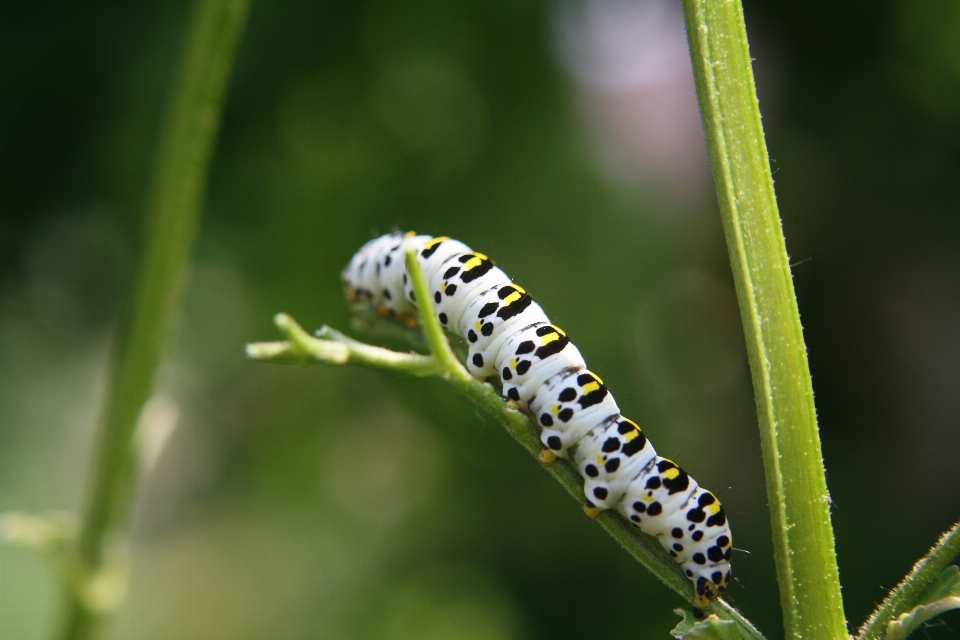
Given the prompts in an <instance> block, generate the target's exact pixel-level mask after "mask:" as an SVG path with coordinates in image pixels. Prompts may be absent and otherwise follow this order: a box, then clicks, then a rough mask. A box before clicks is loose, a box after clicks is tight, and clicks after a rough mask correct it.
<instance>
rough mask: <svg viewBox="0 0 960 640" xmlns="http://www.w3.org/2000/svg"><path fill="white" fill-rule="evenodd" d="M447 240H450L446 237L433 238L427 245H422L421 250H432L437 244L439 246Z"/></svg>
mask: <svg viewBox="0 0 960 640" xmlns="http://www.w3.org/2000/svg"><path fill="white" fill-rule="evenodd" d="M449 239H450V238H449V237H448V236H440V237H439V238H434V239H433V240H430V241H429V242H427V244H425V245H423V248H424V249H430V248H433V247H435V246H437V245H438V244H440V243H441V242H446V241H447V240H449Z"/></svg>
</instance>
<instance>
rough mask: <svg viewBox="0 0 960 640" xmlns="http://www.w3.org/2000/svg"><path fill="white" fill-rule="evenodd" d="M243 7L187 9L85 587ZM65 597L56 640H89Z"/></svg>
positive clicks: (116, 376) (115, 393) (125, 462)
mask: <svg viewBox="0 0 960 640" xmlns="http://www.w3.org/2000/svg"><path fill="white" fill-rule="evenodd" d="M248 7H249V0H198V1H197V3H196V4H195V6H194V9H193V15H192V17H191V22H190V27H189V33H188V37H187V40H186V43H185V50H184V53H183V58H182V61H181V64H180V69H179V72H178V75H177V79H176V85H175V88H174V90H173V93H172V95H171V98H170V102H169V103H168V105H167V111H166V116H165V120H164V125H163V130H162V133H161V137H160V144H159V149H158V152H157V158H156V164H155V166H154V170H153V176H152V179H151V186H150V191H149V194H148V197H147V201H146V217H145V236H144V237H145V241H144V246H143V254H142V258H141V262H140V264H139V269H138V273H137V278H136V282H135V287H134V290H133V295H132V299H131V301H130V304H129V307H128V309H127V312H126V314H125V315H124V317H123V318H122V319H121V321H120V325H119V327H118V332H117V336H116V340H115V342H114V347H113V352H112V358H111V366H110V370H109V374H108V375H109V378H108V382H107V389H106V394H105V397H104V400H103V404H102V406H101V409H100V419H99V424H98V443H97V447H96V450H95V453H94V456H95V458H94V461H93V467H92V471H91V475H90V479H89V485H88V487H87V492H86V496H85V503H84V506H83V512H82V515H81V524H80V532H79V537H78V540H77V545H76V553H77V556H78V562H79V563H80V565H81V567H82V568H83V571H84V573H85V574H86V575H87V576H88V581H89V582H90V583H93V582H95V581H96V578H97V577H98V576H99V575H100V574H101V573H102V571H103V570H104V567H105V565H106V564H107V562H108V559H109V556H110V555H111V553H112V551H111V548H115V547H116V545H115V544H114V542H115V541H116V540H118V539H122V538H123V537H124V536H125V531H126V528H127V523H128V520H129V516H130V510H131V507H132V504H133V498H134V493H135V488H136V480H137V475H138V469H137V458H138V452H137V451H135V450H134V449H135V448H134V446H133V435H134V429H135V427H136V424H137V420H138V418H139V415H140V412H141V410H142V408H143V406H144V403H145V402H146V401H147V399H148V397H149V395H150V393H151V391H152V388H153V384H154V379H155V377H156V372H157V368H158V366H159V364H160V361H161V358H162V355H163V351H164V347H165V345H166V343H167V339H168V337H169V335H170V333H171V330H172V328H173V327H174V324H175V321H176V318H177V312H178V310H179V309H180V302H181V298H182V294H183V289H184V285H185V281H186V277H187V271H188V265H189V261H190V256H191V254H192V251H193V244H194V238H195V236H196V232H197V227H198V221H199V217H200V209H201V205H202V202H203V196H204V192H205V188H206V183H207V174H208V171H209V165H210V158H211V156H212V152H213V147H214V142H215V139H216V135H217V131H218V128H219V123H220V113H221V110H222V106H223V100H224V94H225V92H226V87H227V78H228V76H229V73H230V69H231V67H232V66H233V60H234V56H235V52H236V49H237V45H238V43H239V40H240V34H241V33H242V31H243V26H244V23H245V20H246V15H247V11H248ZM73 591H74V592H73V593H71V607H72V609H71V612H70V617H69V619H68V623H67V627H66V629H65V632H64V638H67V639H71V640H80V639H81V638H91V637H94V636H95V635H96V632H97V629H98V628H99V626H100V625H99V623H100V622H101V620H102V618H103V617H104V616H105V614H106V613H107V611H106V610H104V609H105V608H103V607H98V606H97V603H95V602H90V598H89V597H85V596H84V595H83V594H82V593H77V591H78V590H76V589H75V590H73ZM79 591H83V590H79Z"/></svg>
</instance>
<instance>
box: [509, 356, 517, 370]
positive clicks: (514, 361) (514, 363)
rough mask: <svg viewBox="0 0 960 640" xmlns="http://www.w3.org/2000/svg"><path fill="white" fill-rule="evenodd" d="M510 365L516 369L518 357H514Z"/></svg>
mask: <svg viewBox="0 0 960 640" xmlns="http://www.w3.org/2000/svg"><path fill="white" fill-rule="evenodd" d="M510 366H511V367H513V368H514V369H516V368H517V359H516V358H514V359H513V360H511V361H510Z"/></svg>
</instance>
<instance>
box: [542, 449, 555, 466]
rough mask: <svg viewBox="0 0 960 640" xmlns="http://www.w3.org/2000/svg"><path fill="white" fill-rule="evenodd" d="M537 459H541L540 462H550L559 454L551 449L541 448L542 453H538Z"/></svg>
mask: <svg viewBox="0 0 960 640" xmlns="http://www.w3.org/2000/svg"><path fill="white" fill-rule="evenodd" d="M537 459H538V460H539V461H540V464H550V463H552V462H553V461H554V460H556V459H557V454H555V453H554V452H553V451H550V449H541V450H540V453H538V454H537Z"/></svg>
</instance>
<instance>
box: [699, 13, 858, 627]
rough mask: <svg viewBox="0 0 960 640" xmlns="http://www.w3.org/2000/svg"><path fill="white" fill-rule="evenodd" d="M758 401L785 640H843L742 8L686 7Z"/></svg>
mask: <svg viewBox="0 0 960 640" xmlns="http://www.w3.org/2000/svg"><path fill="white" fill-rule="evenodd" d="M683 6H684V13H685V18H686V24H687V37H688V39H689V43H690V56H691V59H692V61H693V68H694V74H695V78H696V85H697V95H698V98H699V101H700V113H701V116H702V118H703V125H704V130H705V132H706V138H707V146H708V148H709V151H710V162H711V165H712V167H713V177H714V181H715V183H716V189H717V196H718V199H719V202H720V214H721V218H722V219H723V227H724V232H725V235H726V239H727V247H728V250H729V253H730V262H731V265H732V267H733V276H734V283H735V285H736V290H737V299H738V301H739V304H740V313H741V317H742V319H743V325H744V333H745V337H746V343H747V353H748V356H749V360H750V370H751V374H752V377H753V386H754V393H755V395H756V402H757V413H758V418H759V426H760V441H761V445H762V449H763V462H764V470H765V473H766V484H767V498H768V501H769V503H770V518H771V528H772V531H773V542H774V545H773V546H774V554H775V560H776V567H777V579H778V582H779V585H780V602H781V607H782V609H783V618H784V626H785V628H786V634H787V637H788V638H816V639H817V640H844V639H846V638H847V628H846V621H845V618H844V612H843V601H842V598H841V594H840V578H839V572H838V570H837V560H836V552H835V549H834V537H833V527H832V526H831V523H830V497H829V495H828V494H827V484H826V478H825V473H824V468H823V457H822V455H821V450H820V437H819V433H818V431H817V420H816V412H815V409H814V404H813V389H812V385H811V382H810V370H809V365H808V363H807V353H806V346H805V344H804V341H803V331H802V328H801V326H800V316H799V312H798V309H797V299H796V294H795V293H794V289H793V281H792V279H791V274H790V263H789V260H788V258H787V250H786V244H785V242H784V237H783V230H782V229H781V225H780V217H779V214H778V212H777V201H776V197H775V195H774V191H773V181H772V178H771V174H770V163H769V161H768V158H767V148H766V142H765V140H764V136H763V128H762V126H761V123H760V110H759V107H758V104H757V97H756V90H755V87H754V81H753V71H752V69H751V66H750V65H751V63H750V52H749V50H748V45H747V34H746V29H745V27H744V22H743V9H742V7H741V5H740V0H684V3H683Z"/></svg>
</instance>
